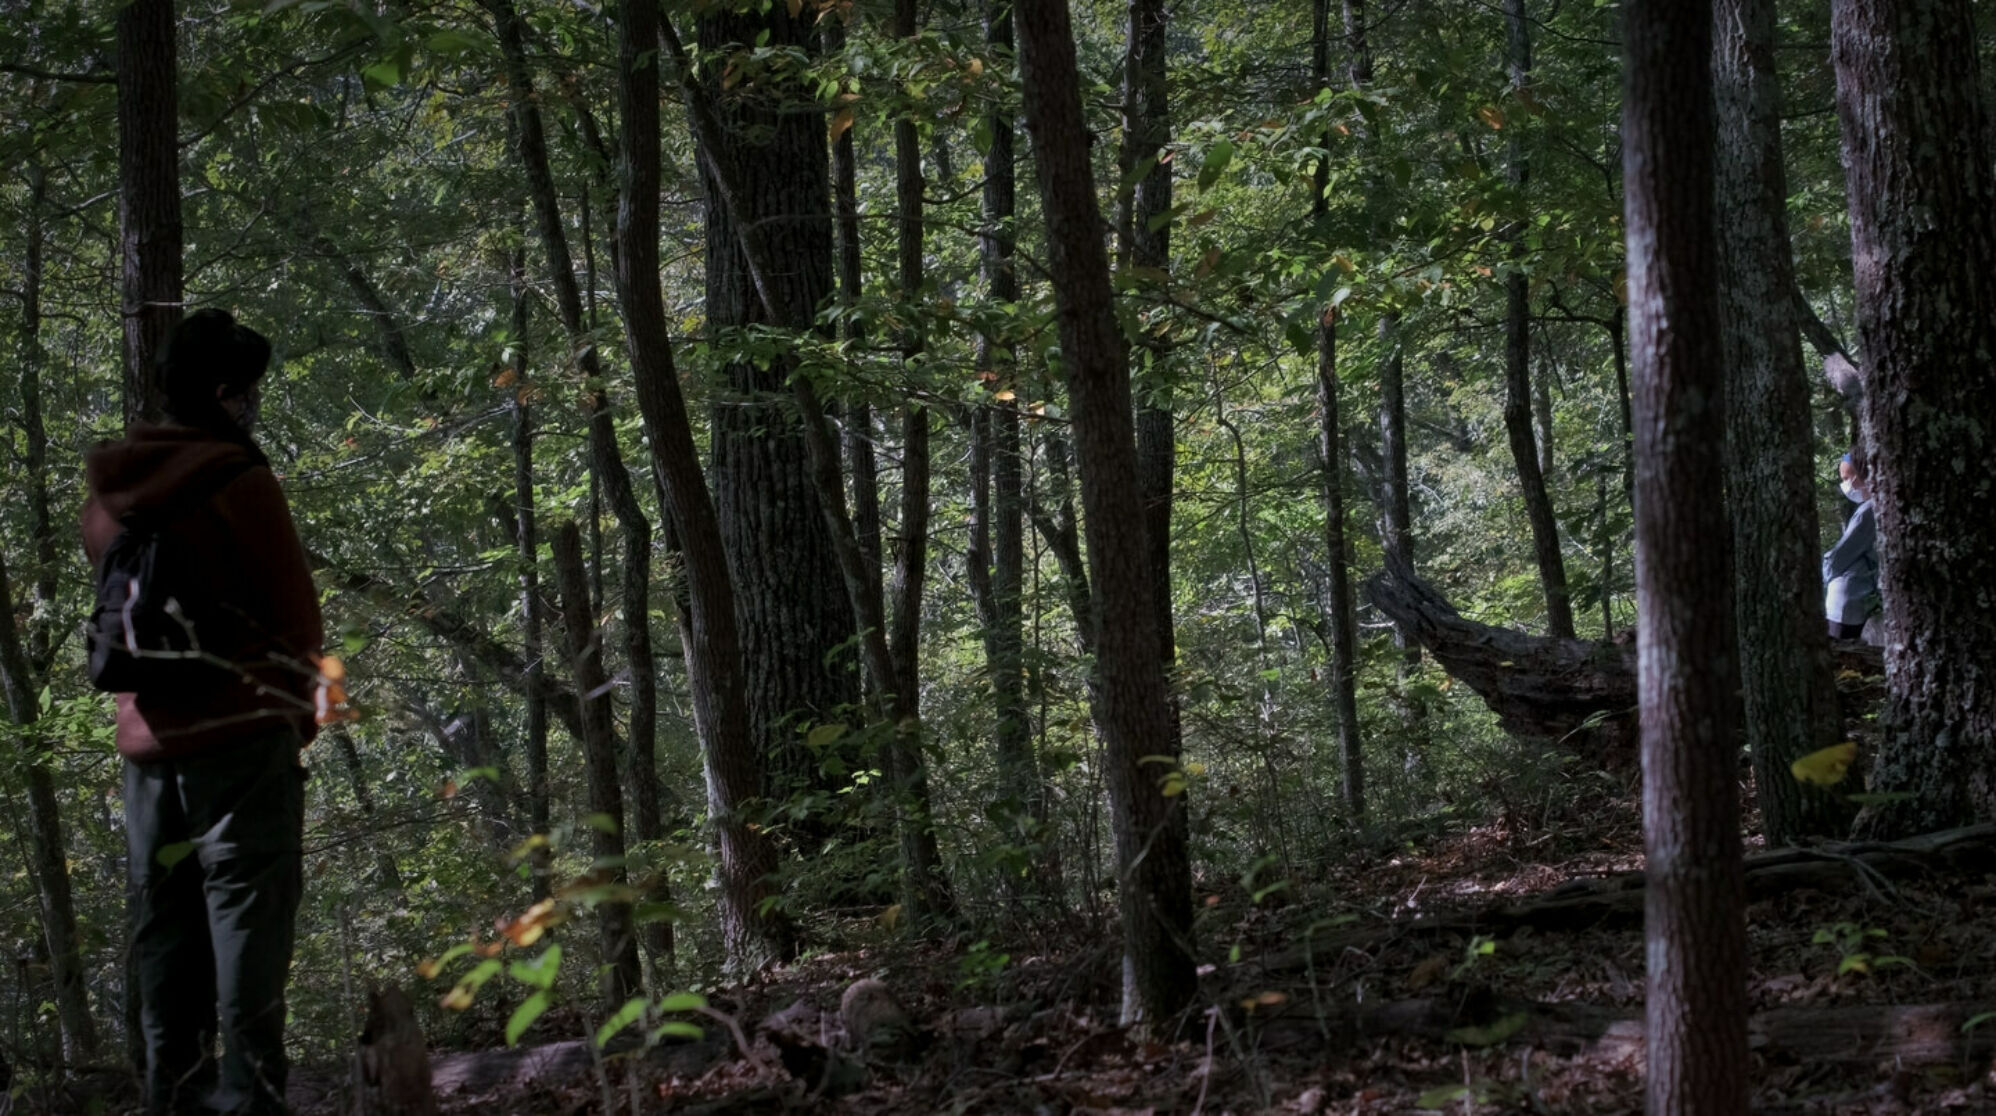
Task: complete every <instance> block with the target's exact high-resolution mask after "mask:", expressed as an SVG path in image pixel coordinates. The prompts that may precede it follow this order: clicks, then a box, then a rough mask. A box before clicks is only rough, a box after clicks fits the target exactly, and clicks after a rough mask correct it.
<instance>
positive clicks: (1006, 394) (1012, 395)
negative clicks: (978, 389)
mask: <svg viewBox="0 0 1996 1116" xmlns="http://www.w3.org/2000/svg"><path fill="white" fill-rule="evenodd" d="M1018 397H1019V395H1018V393H1017V392H1012V391H1001V392H998V393H997V394H996V395H993V396H992V397H991V398H993V399H996V400H997V401H998V402H1000V403H1010V402H1011V401H1012V400H1014V399H1017V398H1018Z"/></svg>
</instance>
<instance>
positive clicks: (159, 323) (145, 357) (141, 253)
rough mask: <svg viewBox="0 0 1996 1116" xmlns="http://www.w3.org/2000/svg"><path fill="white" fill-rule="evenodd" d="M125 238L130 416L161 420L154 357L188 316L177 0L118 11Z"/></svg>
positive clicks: (138, 1)
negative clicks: (183, 254) (185, 310)
mask: <svg viewBox="0 0 1996 1116" xmlns="http://www.w3.org/2000/svg"><path fill="white" fill-rule="evenodd" d="M117 48H118V237H119V243H120V245H121V249H120V251H121V255H122V259H123V272H124V283H123V299H122V303H121V306H120V310H119V313H120V316H121V318H122V320H123V326H124V337H125V359H124V369H125V377H124V398H125V423H126V425H130V424H132V423H134V422H157V421H159V417H160V405H161V403H162V398H161V396H160V392H159V385H158V383H157V382H156V380H155V378H154V376H153V361H154V358H155V357H157V355H158V354H159V350H160V346H161V345H163V344H165V343H166V336H167V334H168V333H170V332H172V330H173V327H174V326H175V325H177V324H178V323H179V322H180V315H181V308H182V301H183V297H184V296H183V295H182V293H181V259H180V253H181V224H180V99H179V76H178V74H179V46H178V42H177V40H176V38H175V27H174V15H173V0H133V2H132V3H129V4H126V5H125V6H124V7H122V8H120V9H119V11H118V20H117Z"/></svg>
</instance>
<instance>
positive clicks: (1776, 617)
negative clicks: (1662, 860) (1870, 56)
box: [1712, 0, 1852, 845]
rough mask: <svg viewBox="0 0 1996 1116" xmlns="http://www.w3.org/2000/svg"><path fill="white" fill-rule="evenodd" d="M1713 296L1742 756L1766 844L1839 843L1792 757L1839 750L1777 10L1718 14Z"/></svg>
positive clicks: (1729, 8) (1742, 5) (1720, 7)
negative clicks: (1720, 331)
mask: <svg viewBox="0 0 1996 1116" xmlns="http://www.w3.org/2000/svg"><path fill="white" fill-rule="evenodd" d="M1712 26H1713V49H1714V53H1713V56H1712V63H1713V82H1714V93H1715V99H1716V103H1717V111H1718V118H1719V133H1718V135H1719V150H1718V160H1717V164H1716V173H1717V187H1718V195H1717V199H1716V208H1717V213H1718V218H1719V227H1718V231H1719V246H1720V257H1719V298H1720V313H1721V317H1722V319H1723V321H1724V325H1725V333H1724V343H1725V364H1724V366H1723V367H1725V368H1726V369H1727V370H1728V372H1729V373H1730V374H1731V376H1732V379H1731V381H1730V383H1729V384H1728V386H1727V390H1726V398H1727V408H1726V428H1727V429H1726V469H1727V477H1726V501H1727V507H1728V510H1729V511H1730V512H1731V515H1732V524H1733V537H1734V539H1735V543H1736V545H1735V547H1734V554H1735V557H1736V563H1735V566H1734V570H1733V584H1734V587H1735V592H1734V601H1735V607H1736V610H1737V615H1738V622H1739V636H1740V674H1741V682H1742V687H1741V690H1742V695H1743V697H1744V698H1745V715H1746V737H1747V746H1748V748H1749V749H1750V750H1751V752H1752V753H1753V761H1754V785H1755V787H1756V788H1757V790H1758V792H1759V793H1758V797H1759V800H1760V813H1761V829H1762V832H1763V833H1765V834H1766V837H1767V842H1768V844H1770V845H1781V844H1788V843H1791V842H1793V841H1794V840H1795V839H1797V838H1800V837H1828V836H1837V835H1841V834H1842V833H1843V832H1845V831H1846V830H1847V829H1848V827H1849V825H1850V815H1851V812H1852V811H1850V810H1849V809H1848V808H1847V807H1846V806H1845V804H1844V801H1843V798H1842V796H1841V795H1839V794H1837V793H1835V792H1833V791H1832V790H1830V789H1828V788H1822V787H1817V786H1814V785H1812V784H1809V783H1804V782H1802V781H1801V780H1799V779H1796V778H1795V777H1794V776H1793V775H1792V774H1790V772H1789V765H1790V764H1791V763H1793V762H1794V761H1795V760H1796V759H1797V758H1799V757H1801V756H1804V755H1807V754H1809V753H1810V752H1814V751H1816V750H1817V749H1819V748H1827V747H1829V746H1830V745H1832V744H1835V743H1836V742H1837V741H1838V740H1840V739H1842V730H1843V725H1842V723H1841V716H1840V714H1839V711H1838V709H1837V691H1836V683H1835V681H1834V680H1833V679H1832V677H1831V674H1830V646H1829V638H1828V635H1827V633H1826V631H1825V628H1824V621H1823V610H1822V592H1821V589H1822V583H1821V581H1820V579H1819V578H1818V577H1817V562H1816V543H1817V530H1816V500H1815V491H1816V485H1815V483H1814V482H1815V475H1814V474H1815V454H1814V447H1813V444H1812V437H1811V434H1810V421H1809V418H1810V402H1809V383H1808V377H1807V375H1806V373H1804V371H1803V369H1802V348H1801V340H1800V337H1799V335H1798V333H1797V331H1796V324H1795V307H1794V301H1793V300H1792V299H1791V298H1789V297H1788V292H1789V291H1791V290H1792V289H1793V288H1794V285H1795V264H1794V260H1793V259H1792V258H1791V255H1790V251H1789V240H1788V221H1787V217H1786V215H1785V210H1786V206H1787V198H1788V186H1787V176H1786V174H1785V173H1784V171H1783V169H1782V163H1781V89H1780V80H1779V78H1780V75H1779V74H1778V73H1777V72H1776V70H1775V57H1774V2H1773V0H1717V2H1716V3H1715V4H1714V5H1713V25H1712Z"/></svg>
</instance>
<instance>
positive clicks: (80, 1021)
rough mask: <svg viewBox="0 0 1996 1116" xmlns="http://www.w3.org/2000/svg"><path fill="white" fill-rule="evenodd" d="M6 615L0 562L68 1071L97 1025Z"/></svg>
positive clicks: (28, 684) (7, 659)
mask: <svg viewBox="0 0 1996 1116" xmlns="http://www.w3.org/2000/svg"><path fill="white" fill-rule="evenodd" d="M13 616H14V591H13V587H12V586H11V585H10V584H9V582H8V579H7V566H6V562H5V559H4V557H0V617H6V618H8V622H5V623H0V685H4V687H5V689H6V699H7V716H8V719H9V720H11V721H13V722H14V728H15V730H16V731H17V732H18V733H19V739H18V741H17V743H16V749H17V752H18V754H17V755H16V757H15V762H16V763H17V764H18V765H19V768H20V771H21V773H22V775H23V779H24V781H25V782H26V784H27V791H28V835H27V836H28V864H29V867H30V869H31V870H32V872H33V874H34V879H35V895H36V898H37V899H38V900H39V901H40V906H41V922H42V936H43V939H44V941H45V942H46V943H47V945H48V955H49V977H50V980H51V982H52V983H53V984H54V986H55V1007H56V1023H57V1025H58V1026H60V1027H61V1028H62V1057H63V1061H64V1062H66V1063H68V1064H69V1065H72V1066H75V1065H80V1064H82V1063H84V1062H87V1061H88V1060H89V1059H90V1058H91V1057H92V1056H93V1055H95V1054H96V1053H97V1025H96V1023H95V1022H94V1021H92V1019H91V1018H90V1001H89V997H88V994H87V992H86V991H85V989H84V984H83V949H82V940H81V938H80V937H79V936H78V935H77V932H76V903H75V900H74V899H73V898H72V896H71V893H70V887H69V854H68V852H67V851H66V850H65V847H64V840H63V831H62V817H61V812H60V808H59V807H58V805H57V803H56V797H55V778H54V776H53V775H52V774H51V773H50V772H49V769H48V764H47V763H46V762H45V761H44V759H43V757H42V756H41V755H39V754H38V753H39V750H40V745H41V737H40V734H39V733H38V732H37V730H36V729H35V722H36V720H37V719H38V718H39V717H40V715H41V710H40V707H39V706H38V705H37V704H36V701H35V694H36V692H37V689H38V688H37V687H36V686H35V684H34V679H33V677H32V676H31V675H30V674H29V673H28V659H27V656H26V655H25V654H24V653H23V652H22V650H21V642H20V638H19V636H18V635H17V634H16V632H15V630H14V625H13V624H12V622H11V618H12V617H13Z"/></svg>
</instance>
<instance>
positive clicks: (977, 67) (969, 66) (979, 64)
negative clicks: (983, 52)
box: [963, 58, 984, 77]
mask: <svg viewBox="0 0 1996 1116" xmlns="http://www.w3.org/2000/svg"><path fill="white" fill-rule="evenodd" d="M963 65H964V69H966V70H969V71H970V76H971V77H976V76H978V75H979V74H981V73H983V72H984V59H982V58H972V59H971V60H970V61H968V62H966V63H964V64H963Z"/></svg>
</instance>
